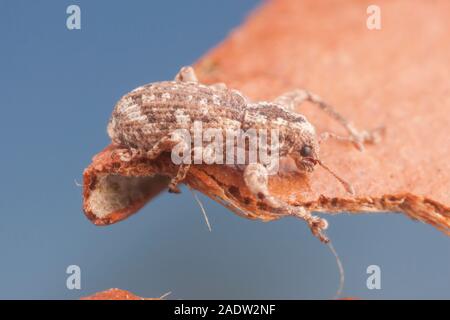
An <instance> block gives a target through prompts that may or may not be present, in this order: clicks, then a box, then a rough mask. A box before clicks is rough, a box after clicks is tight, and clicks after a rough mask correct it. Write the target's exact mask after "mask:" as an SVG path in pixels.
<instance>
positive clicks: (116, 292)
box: [81, 288, 161, 300]
mask: <svg viewBox="0 0 450 320" xmlns="http://www.w3.org/2000/svg"><path fill="white" fill-rule="evenodd" d="M81 300H161V298H142V297H139V296H137V295H135V294H132V293H131V292H129V291H126V290H121V289H117V288H113V289H109V290H105V291H102V292H97V293H94V294H93V295H91V296H88V297H83V298H81Z"/></svg>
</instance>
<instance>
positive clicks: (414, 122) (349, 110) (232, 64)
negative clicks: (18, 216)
mask: <svg viewBox="0 0 450 320" xmlns="http://www.w3.org/2000/svg"><path fill="white" fill-rule="evenodd" d="M370 4H371V3H370V2H369V1H360V0H347V1H333V0H328V1H325V0H323V1H314V0H308V1H298V0H284V1H281V0H280V1H270V2H268V3H266V4H265V5H264V6H262V7H261V8H260V9H258V10H257V11H256V12H255V13H253V14H252V15H251V16H250V17H249V19H248V20H247V22H246V23H244V24H243V25H242V26H241V27H239V28H238V29H237V30H236V31H234V32H233V33H232V34H231V35H230V36H229V37H228V38H227V39H226V40H225V41H224V42H223V43H222V44H221V45H219V46H218V47H217V48H215V49H214V50H212V52H210V53H208V54H207V55H206V56H205V57H204V58H203V59H201V61H200V62H199V63H198V64H197V67H196V71H197V74H198V75H199V76H200V80H201V81H202V82H205V83H213V82H225V83H227V84H228V85H229V86H230V87H234V88H237V89H239V90H240V91H242V92H243V93H245V94H246V95H248V96H250V97H251V98H253V99H255V100H256V99H258V100H259V99H273V98H274V97H276V96H277V95H279V94H281V93H283V92H286V91H288V90H291V89H294V88H306V89H308V90H310V91H312V92H315V93H317V94H319V95H320V96H322V98H323V99H324V100H326V101H328V102H329V103H330V104H332V105H334V106H335V107H336V109H337V110H339V111H340V112H341V113H343V114H344V115H345V116H346V117H348V118H349V119H351V120H352V121H353V123H354V124H355V126H356V127H357V128H360V129H370V128H374V127H377V126H379V125H384V126H385V127H386V133H385V135H384V137H383V140H382V141H381V143H380V144H378V145H369V146H367V147H366V150H365V151H364V152H360V151H358V150H356V149H355V148H354V147H353V146H352V145H349V144H346V143H343V142H338V141H331V140H330V141H327V142H325V143H324V144H323V145H322V147H321V149H322V150H321V158H322V160H323V161H324V162H325V163H327V164H328V166H330V167H331V168H333V169H334V170H335V171H336V172H337V173H338V174H339V175H341V176H342V177H344V178H345V179H346V180H348V181H349V182H350V183H352V184H353V186H354V187H355V190H356V195H354V196H351V195H349V194H347V193H345V191H344V190H343V189H342V187H341V186H340V185H339V183H337V182H336V181H335V180H334V179H333V178H332V177H331V176H330V175H328V174H327V173H326V172H325V171H324V170H321V169H320V168H319V167H317V168H316V170H315V171H314V172H313V173H312V174H308V175H307V176H305V175H298V174H297V175H291V176H288V177H271V180H270V191H271V192H272V194H274V195H277V196H279V197H280V198H281V199H284V200H286V201H288V202H289V203H290V204H293V205H300V204H301V205H305V206H306V207H308V208H309V209H311V210H315V211H322V212H340V211H347V212H354V213H360V212H374V211H396V212H403V213H405V214H406V215H408V216H409V217H410V218H412V219H416V220H420V221H423V222H426V223H429V224H431V225H433V226H434V227H436V228H437V229H439V230H441V231H443V232H444V233H446V234H447V235H449V234H450V161H449V152H450V138H449V133H448V132H449V126H450V115H449V111H450V72H449V70H450V59H449V57H450V42H449V41H448V38H449V30H450V2H448V1H446V0H441V1H433V2H431V1H410V0H398V1H388V0H379V1H377V5H378V6H380V8H381V13H382V16H381V17H382V22H381V23H382V29H381V30H368V29H367V27H366V19H367V14H366V9H367V7H368V6H369V5H370ZM162 80H163V79H162ZM300 109H301V110H299V111H300V112H301V113H303V114H305V115H306V116H307V117H308V119H309V121H310V122H311V123H313V124H314V125H315V126H316V128H317V130H318V132H323V131H331V132H335V133H339V134H344V131H342V129H341V128H340V127H339V126H338V125H337V124H336V123H334V122H333V120H331V119H330V118H329V117H327V115H326V114H323V113H321V112H320V111H319V110H316V109H314V107H313V106H311V105H308V104H305V105H303V106H301V108H300ZM113 149H114V147H113V146H109V147H108V148H106V149H105V150H103V151H102V152H101V153H100V154H98V155H97V156H96V157H95V158H94V160H93V163H92V164H91V165H90V166H89V167H88V168H87V169H86V170H85V172H84V210H85V212H86V214H87V216H88V217H89V218H90V219H91V220H92V221H93V222H94V223H96V224H99V225H105V224H110V223H114V222H117V221H119V220H122V219H124V218H126V217H128V216H129V215H130V214H132V213H134V212H136V211H137V210H138V209H139V208H141V207H142V206H143V205H144V204H145V203H146V202H147V201H148V200H150V199H151V198H152V197H154V196H155V195H157V194H158V193H159V192H161V191H163V190H164V189H165V188H166V186H167V179H166V178H164V177H162V176H159V175H158V176H153V177H148V176H149V175H155V174H160V175H163V176H169V177H171V176H173V175H174V173H175V170H176V168H175V166H173V165H172V164H171V161H170V158H169V156H168V155H162V156H161V157H160V158H158V159H157V160H156V161H153V162H148V161H145V160H143V159H142V160H138V161H134V162H131V163H124V162H121V161H120V160H119V159H117V158H116V157H115V156H114V154H113V152H112V151H113ZM185 183H186V184H187V185H189V186H190V187H192V188H194V189H197V190H199V191H201V192H203V193H205V194H206V195H208V196H209V197H211V198H213V199H216V200H218V201H220V202H222V203H224V204H226V205H227V206H228V207H230V208H231V209H233V210H234V211H236V212H239V213H240V214H242V215H243V216H245V217H247V218H260V219H262V220H265V221H268V220H273V219H276V218H279V216H274V215H273V214H271V213H270V212H267V211H265V210H264V209H265V208H264V207H263V206H262V205H261V203H259V202H258V200H257V199H254V198H253V197H252V196H251V194H250V193H249V192H248V190H247V189H246V187H245V186H244V183H243V179H242V172H239V171H237V170H235V169H232V168H229V167H225V166H223V165H210V166H207V165H194V166H193V167H192V169H191V170H190V171H189V173H188V176H187V178H186V181H185ZM236 206H239V207H241V209H243V210H241V211H240V210H238V209H237V208H236Z"/></svg>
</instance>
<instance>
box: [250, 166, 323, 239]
mask: <svg viewBox="0 0 450 320" xmlns="http://www.w3.org/2000/svg"><path fill="white" fill-rule="evenodd" d="M244 181H245V184H246V186H247V188H248V189H249V190H250V192H251V193H252V194H254V195H255V197H257V198H258V199H259V200H261V201H263V202H264V203H265V204H266V205H268V206H269V207H270V208H272V209H273V210H274V211H275V212H277V213H280V214H286V215H292V216H296V217H298V218H300V219H303V220H305V221H306V223H308V225H309V228H310V229H311V232H312V233H313V234H314V235H315V236H316V237H318V238H319V239H320V240H321V241H322V242H325V243H327V242H328V241H329V239H328V238H327V237H326V235H325V234H323V231H324V230H325V229H326V228H327V227H328V222H327V221H326V220H325V219H322V218H320V217H317V216H313V215H312V214H311V213H310V212H309V211H308V210H306V209H305V208H304V207H302V206H291V205H289V204H287V203H285V202H284V201H282V200H280V199H278V198H277V197H274V196H272V195H271V194H270V192H269V187H268V183H269V176H268V172H267V169H266V168H265V167H264V166H263V165H262V164H260V163H253V164H249V165H248V166H247V167H246V168H245V170H244Z"/></svg>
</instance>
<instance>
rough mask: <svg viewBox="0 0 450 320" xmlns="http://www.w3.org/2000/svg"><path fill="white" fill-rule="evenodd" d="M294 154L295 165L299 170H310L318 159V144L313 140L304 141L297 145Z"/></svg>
mask: <svg viewBox="0 0 450 320" xmlns="http://www.w3.org/2000/svg"><path fill="white" fill-rule="evenodd" d="M296 153H297V154H296V155H295V159H296V161H295V162H296V164H297V167H298V168H299V169H300V170H304V171H308V172H311V171H313V170H314V166H315V165H316V164H317V163H318V160H319V150H318V145H317V144H315V143H314V142H313V141H311V142H310V143H304V144H302V145H301V146H300V147H299V150H298V151H297V152H296Z"/></svg>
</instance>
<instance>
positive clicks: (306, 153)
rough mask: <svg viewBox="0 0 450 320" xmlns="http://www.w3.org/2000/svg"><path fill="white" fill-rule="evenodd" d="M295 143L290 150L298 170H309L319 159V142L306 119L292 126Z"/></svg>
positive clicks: (311, 169)
mask: <svg viewBox="0 0 450 320" xmlns="http://www.w3.org/2000/svg"><path fill="white" fill-rule="evenodd" d="M292 131H293V134H294V135H295V138H294V139H295V140H294V141H295V143H294V146H293V147H292V149H291V151H290V157H291V158H293V159H294V161H295V163H296V165H297V167H298V168H299V169H300V170H303V171H308V172H311V171H313V170H314V166H315V165H316V164H317V163H318V161H319V142H318V139H317V135H316V131H315V129H314V127H313V126H312V125H311V124H310V123H309V122H307V121H305V122H300V123H298V124H297V125H295V124H294V125H293V126H292Z"/></svg>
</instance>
